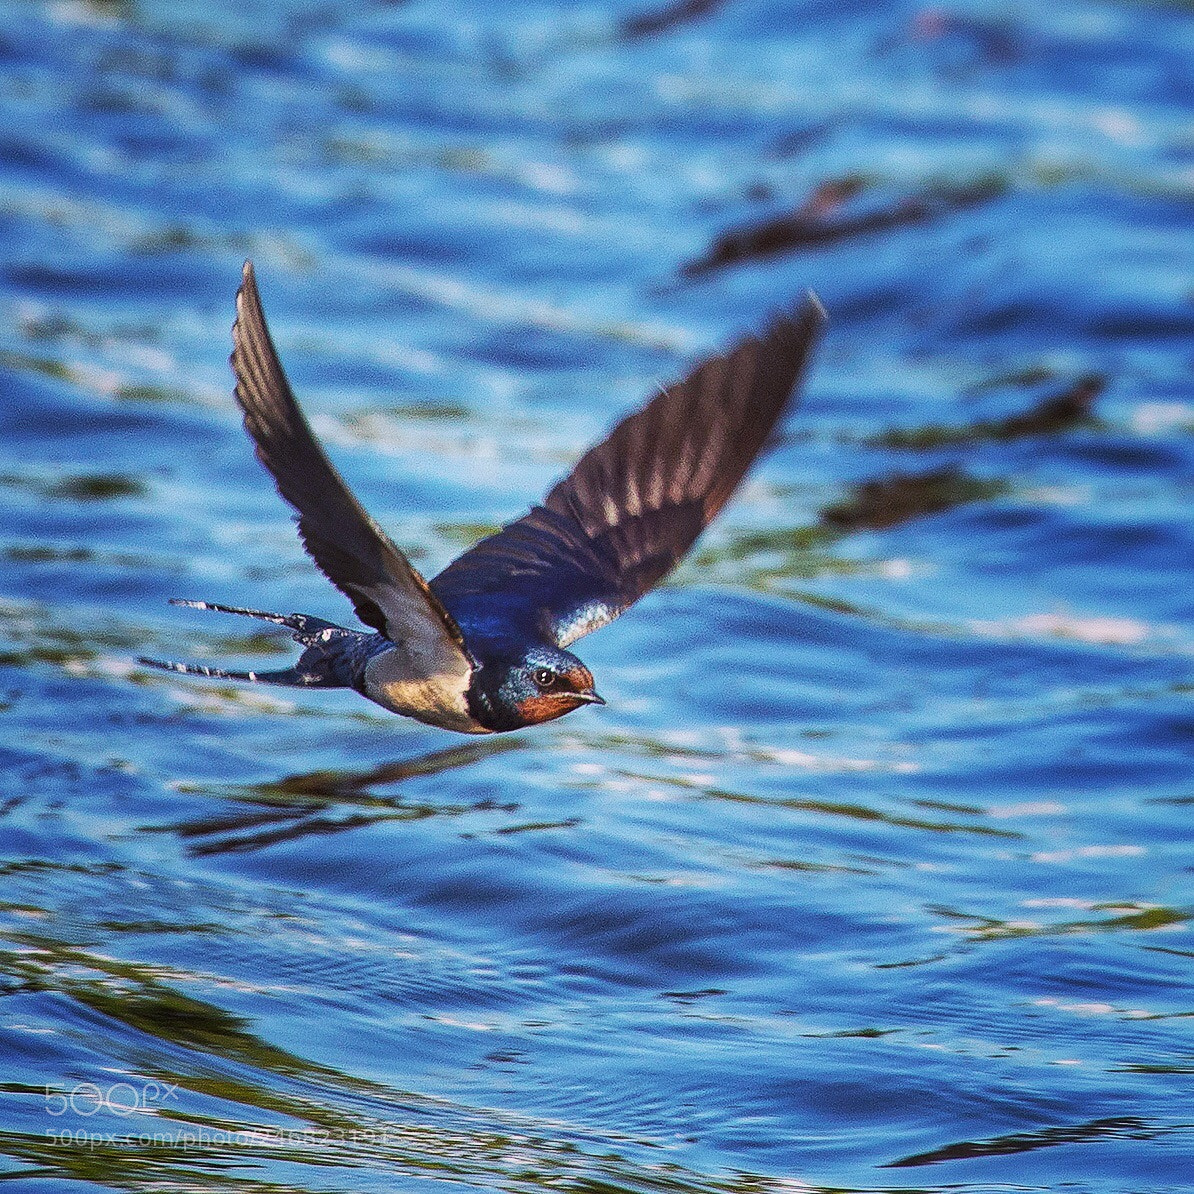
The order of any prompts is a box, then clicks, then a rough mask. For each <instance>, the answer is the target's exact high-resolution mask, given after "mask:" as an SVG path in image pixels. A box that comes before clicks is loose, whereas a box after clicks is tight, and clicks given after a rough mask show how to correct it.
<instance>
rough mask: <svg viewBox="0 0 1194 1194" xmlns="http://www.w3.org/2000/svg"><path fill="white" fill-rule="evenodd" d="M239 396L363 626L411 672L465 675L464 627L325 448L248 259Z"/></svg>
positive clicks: (316, 552) (236, 366) (241, 305)
mask: <svg viewBox="0 0 1194 1194" xmlns="http://www.w3.org/2000/svg"><path fill="white" fill-rule="evenodd" d="M232 342H233V352H232V358H231V359H232V369H233V372H234V373H235V374H236V400H237V402H238V403H240V407H241V410H242V411H243V412H244V416H245V428H246V430H247V431H248V432H249V434H250V435H251V436H252V437H253V441H254V443H255V444H256V445H257V457H258V459H259V460H260V461H261V463H262V464H264V465H265V467H266V468H267V469H269V471H270V472H271V473H272V474H273V477H274V481H275V482H276V483H277V486H278V492H279V493H280V494H281V495H282V496H283V497H284V498H285V499H286V500H287V501H288V502H289V503H290V504H291V505H292V506H293V507H294V509H295V510H296V511H297V512H298V528H299V534H300V535H301V536H302V540H303V545H304V546H305V547H306V549H307V551H308V553H309V554H310V556H311V558H312V559H313V560H314V561H315V563H316V564H318V565H319V567H320V569H321V570H322V571H323V572H324V574H325V575H326V576H327V578H328V579H329V580H330V581H331V582H332V583H333V584H334V585H335V586H336V587H337V588H338V589H340V591H341V592H343V593H344V594H345V595H346V596H347V597H348V599H349V600H350V601H351V602H352V604H353V606H354V608H355V609H356V612H357V616H358V617H359V618H360V619H361V621H362V622H365V623H366V624H367V625H369V626H372V627H374V628H375V629H377V630H380V631H381V632H382V634H384V635H385V636H386V637H387V638H389V639H391V640H392V641H393V642H394V643H396V644H397V645H398V646H400V647H403V648H405V649H406V651H407V652H408V654H409V655H410V656H411V664H412V671H413V672H414V673H415V674H422V675H433V674H441V673H443V672H445V671H451V672H454V673H459V674H464V675H467V673H468V670H469V668H470V667H471V664H470V660H469V655H468V651H467V649H466V647H465V645H464V638H463V636H462V635H461V633H460V629H459V628H458V627H457V625H456V623H455V622H454V621H453V619H452V618H451V616H450V615H449V614H448V612H447V611H446V610H445V609H444V607H443V606H442V605H441V604H440V602H439V599H438V598H437V597H436V596H435V594H434V593H432V592H431V590H430V589H429V588H428V585H427V582H426V580H424V579H423V577H422V576H420V575H419V573H418V572H417V571H416V570H415V569H414V567H413V566H412V565H411V563H410V561H409V560H408V559H407V558H406V556H404V555H403V554H402V552H401V551H399V550H398V548H397V547H395V546H394V544H393V543H392V542H391V541H390V539H389V538H388V537H387V535H386V534H385V532H384V531H382V529H381V528H380V527H379V526H378V525H377V524H376V523H375V522H374V521H373V519H372V518H370V517H369V515H368V513H367V512H366V511H365V509H364V507H363V506H362V505H361V504H360V502H358V501H357V499H356V498H355V497H353V495H352V493H351V491H350V490H349V488H348V486H347V485H346V484H345V483H344V480H343V479H342V478H341V476H340V474H339V473H338V472H337V471H336V469H335V468H334V467H333V466H332V464H331V462H330V461H329V460H328V458H327V456H326V455H324V451H323V449H322V448H321V447H320V446H319V443H318V441H317V440H316V438H315V436H314V434H313V433H312V431H311V428H310V426H309V425H308V424H307V420H306V418H305V417H304V416H303V412H302V411H301V410H300V409H299V406H298V403H297V402H296V401H295V399H294V394H293V393H292V392H291V389H290V384H289V383H288V382H287V380H286V375H285V373H284V372H283V371H282V363H281V361H279V359H278V354H277V351H276V350H275V348H274V344H273V341H272V339H271V338H270V334H269V329H268V328H267V327H266V323H265V313H264V311H263V310H262V307H261V296H260V295H259V294H258V293H257V283H256V280H255V278H254V276H253V266H252V263H251V262H248V261H246V262H245V269H244V278H243V281H242V283H241V287H240V290H239V291H237V295H236V323H235V324H234V325H233V328H232Z"/></svg>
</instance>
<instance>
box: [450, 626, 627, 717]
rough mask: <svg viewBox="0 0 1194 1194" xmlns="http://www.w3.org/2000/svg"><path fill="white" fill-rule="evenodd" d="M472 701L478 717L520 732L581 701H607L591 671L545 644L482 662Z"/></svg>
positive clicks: (568, 710)
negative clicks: (594, 683)
mask: <svg viewBox="0 0 1194 1194" xmlns="http://www.w3.org/2000/svg"><path fill="white" fill-rule="evenodd" d="M468 703H469V710H470V712H471V713H472V715H473V716H474V717H475V718H476V719H477V721H479V722H480V723H481V724H482V725H483V726H485V727H486V728H487V729H490V730H495V731H502V730H520V729H522V727H523V726H532V725H538V724H539V722H542V721H552V720H553V719H555V718H557V717H563V716H564V714H565V713H571V712H572V710H573V709H579V708H580V707H581V705H604V704H605V702H604V701H603V700H602V699H601V697H599V696H598V695H597V694H596V692H594V691H593V674H592V672H590V671H589V669H588V668H587V667H585V665H584V664H583V663H581V661H580V660H579V659H577V657H576V656H575V655H573V654H571V653H570V652H568V651H563V650H561V649H560V648H559V647H547V646H534V647H531V648H530V649H529V650H527V651H525V652H523V653H521V654H519V655H516V656H515V657H513V658H511V657H509V656H508V655H507V656H506V657H504V658H503V657H500V656H499V657H495V658H492V659H486V660H483V661H482V662H480V663H479V665H478V666H477V668H476V669H475V670H474V672H473V678H472V682H471V684H470V686H469V690H468Z"/></svg>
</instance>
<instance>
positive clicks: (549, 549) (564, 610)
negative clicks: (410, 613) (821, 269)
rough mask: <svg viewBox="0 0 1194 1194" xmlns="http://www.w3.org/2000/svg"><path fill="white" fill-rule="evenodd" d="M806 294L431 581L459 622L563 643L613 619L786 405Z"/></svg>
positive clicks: (816, 329)
mask: <svg viewBox="0 0 1194 1194" xmlns="http://www.w3.org/2000/svg"><path fill="white" fill-rule="evenodd" d="M824 323H825V311H824V308H823V307H822V306H821V304H820V302H819V301H818V300H817V298H816V296H815V295H811V294H810V295H809V297H808V300H807V301H806V302H805V303H804V305H803V306H802V307H801V308H800V309H799V310H798V311H796V312H795V313H793V314H792V315H789V316H785V317H783V318H780V319H778V320H776V321H775V322H774V323H773V324H772V325H771V327H770V328H769V329H768V330H767V331H766V332H765V333H764V334H763V335H762V336H759V337H751V338H749V339H747V340H744V341H743V342H742V343H741V344H739V345H738V346H737V347H736V348H735V349H733V350H732V351H730V352H728V353H726V354H724V355H722V356H716V357H712V358H710V359H708V360H706V361H705V362H704V363H703V364H701V365H699V366H698V367H697V368H696V369H695V370H694V371H693V372H692V373H691V374H690V375H689V376H688V377H687V378H686V379H685V380H683V381H681V382H678V383H677V384H675V385H673V386H670V387H669V388H667V389H666V390H664V391H663V392H662V393H660V394H659V395H657V396H656V397H655V398H654V399H653V400H652V401H651V402H649V403H648V404H647V405H646V406H645V407H644V408H643V409H642V410H640V411H638V412H637V413H636V414H633V415H631V416H630V417H629V418H627V419H624V420H623V421H622V422H621V423H620V424H619V425H618V426H617V427H615V428H614V430H613V431H612V432H611V434H610V435H609V437H608V438H607V439H606V440H604V441H603V442H602V443H600V444H598V445H597V446H596V447H594V448H592V449H591V450H590V451H588V452H587V453H586V454H585V455H584V456H582V457H581V459H580V461H579V462H578V463H577V465H576V467H575V468H574V469H573V471H572V473H571V474H570V475H569V476H568V477H566V478H565V479H564V480H562V481H561V482H559V484H558V485H556V486H555V488H553V489H552V490H551V492H550V493H549V494H548V495H547V497H546V498H545V499H544V501H543V505H542V506H536V507H535V508H534V509H533V510H532V511H531V512H530V514H528V515H526V517H524V518H521V519H519V520H518V521H517V522H513V523H510V524H509V525H508V526H506V527H505V528H503V529H502V530H501V531H499V532H498V533H497V534H496V535H491V536H490V537H489V538H487V539H483V540H481V542H480V543H478V544H476V545H475V546H473V547H472V548H470V549H469V550H468V551H467V552H465V553H464V554H463V555H462V556H460V557H459V559H457V560H455V561H454V562H453V563H452V564H450V565H449V566H448V567H447V568H445V569H444V571H443V572H441V573H440V574H439V576H437V577H436V578H435V579H434V580H433V581H432V582H431V586H432V589H433V590H434V591H435V593H436V594H437V595H438V596H439V597H440V599H441V600H442V601H443V603H444V605H445V607H446V608H447V609H449V610H451V611H452V612H453V613H454V614H455V615H456V616H457V617H458V618H459V619H460V620H461V621H462V622H467V623H472V622H476V623H482V622H483V621H484V612H485V608H486V605H487V604H489V605H492V604H493V603H494V602H498V603H499V604H500V605H501V608H502V610H503V615H504V616H505V617H507V618H513V619H515V620H516V621H520V623H521V627H520V628H521V629H522V630H523V631H529V632H537V633H540V634H542V635H544V636H545V637H547V638H548V639H550V640H554V641H555V642H556V643H558V644H559V645H560V646H567V645H568V644H569V643H571V642H573V641H575V639H577V638H579V637H580V636H581V635H582V634H587V633H589V631H591V630H595V629H597V628H598V627H599V626H601V625H604V624H605V623H607V622H609V621H612V620H613V619H614V618H615V617H617V616H618V614H619V613H621V612H622V611H623V610H624V609H626V608H627V607H628V606H629V605H631V604H632V603H633V602H635V601H637V600H638V598H639V597H641V596H642V595H643V594H644V593H646V592H647V591H648V590H649V589H650V588H651V587H652V586H654V585H655V584H657V583H658V582H659V581H660V580H661V579H662V578H663V577H664V576H665V575H666V574H667V573H668V572H670V571H671V570H672V568H674V567H675V565H676V564H677V563H678V562H679V561H680V559H681V558H682V557H683V556H684V554H685V553H686V552H687V551H688V549H689V548H690V547H691V546H692V544H693V542H694V541H695V540H696V538H697V536H698V535H699V534H700V533H701V531H702V530H704V528H705V527H706V526H708V525H709V523H710V522H711V521H712V520H713V518H714V517H716V515H717V513H718V512H719V511H720V510H721V508H722V507H723V506H724V505H725V503H726V502H727V501H728V500H729V498H730V496H731V494H733V492H734V490H735V489H736V488H737V487H738V485H739V483H740V482H741V480H742V478H743V477H744V476H745V474H746V471H747V469H749V468H750V466H751V464H752V462H753V461H754V459H755V457H756V456H757V455H758V454H759V452H760V451H761V450H762V449H763V447H764V445H765V444H766V442H767V440H768V438H769V437H770V435H771V433H772V431H773V430H774V428H775V426H776V424H777V423H778V421H779V420H780V418H781V417H782V416H783V413H784V411H785V409H786V408H787V406H788V404H789V402H790V401H791V399H792V397H793V396H794V394H795V392H796V389H797V387H798V385H799V382H800V379H801V376H802V374H803V372H804V369H805V366H806V365H807V363H808V360H809V357H810V356H811V354H812V351H813V349H814V348H815V346H816V344H817V341H818V340H819V338H820V334H821V330H822V328H823V326H824Z"/></svg>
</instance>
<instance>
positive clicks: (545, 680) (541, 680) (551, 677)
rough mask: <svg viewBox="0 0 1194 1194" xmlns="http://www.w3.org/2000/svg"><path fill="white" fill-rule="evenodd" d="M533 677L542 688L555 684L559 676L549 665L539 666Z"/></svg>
mask: <svg viewBox="0 0 1194 1194" xmlns="http://www.w3.org/2000/svg"><path fill="white" fill-rule="evenodd" d="M532 679H533V680H534V681H535V683H536V684H538V685H539V687H540V688H551V687H552V685H553V684H555V682H556V679H557V676H556V674H555V672H553V671H552V670H551V668H549V667H537V668H536V669H535V672H534V675H533V676H532Z"/></svg>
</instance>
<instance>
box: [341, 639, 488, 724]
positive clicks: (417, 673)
mask: <svg viewBox="0 0 1194 1194" xmlns="http://www.w3.org/2000/svg"><path fill="white" fill-rule="evenodd" d="M472 672H473V669H472V665H471V664H470V663H469V662H468V660H467V659H465V658H464V657H463V655H462V656H461V657H460V658H459V659H444V660H434V661H426V660H422V659H419V658H417V657H414V656H412V655H411V654H410V653H409V652H408V651H407V650H405V649H403V647H401V646H395V647H393V648H392V649H391V650H389V651H382V652H381V653H379V654H378V655H375V656H374V657H373V658H372V659H371V660H369V662H368V664H367V665H366V666H365V677H364V679H365V682H364V686H363V691H364V694H365V696H367V697H368V698H369V699H370V700H371V701H375V702H376V703H377V704H379V705H381V706H382V708H384V709H389V710H390V711H391V712H393V713H401V714H403V715H405V716H406V717H414V718H416V719H417V720H419V721H423V722H426V723H427V724H428V725H433V726H439V727H440V728H441V729H444V730H455V731H457V733H461V734H488V733H491V732H492V731H491V730H489V729H487V728H486V727H485V726H483V725H482V724H481V723H480V722H479V721H477V720H476V718H474V717H473V716H472V714H471V713H469V708H468V697H467V693H468V689H469V684H470V682H471V680H472Z"/></svg>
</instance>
